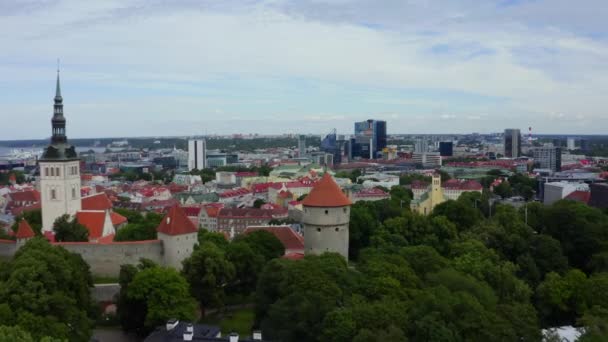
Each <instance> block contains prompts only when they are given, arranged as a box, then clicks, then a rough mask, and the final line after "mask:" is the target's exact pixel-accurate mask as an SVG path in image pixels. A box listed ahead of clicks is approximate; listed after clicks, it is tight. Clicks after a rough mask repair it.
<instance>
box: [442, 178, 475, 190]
mask: <svg viewBox="0 0 608 342" xmlns="http://www.w3.org/2000/svg"><path fill="white" fill-rule="evenodd" d="M441 187H442V188H444V189H450V190H463V191H473V190H479V191H481V190H483V186H482V185H481V184H480V183H479V182H477V181H474V180H468V181H459V180H457V179H450V180H447V181H445V182H443V184H441Z"/></svg>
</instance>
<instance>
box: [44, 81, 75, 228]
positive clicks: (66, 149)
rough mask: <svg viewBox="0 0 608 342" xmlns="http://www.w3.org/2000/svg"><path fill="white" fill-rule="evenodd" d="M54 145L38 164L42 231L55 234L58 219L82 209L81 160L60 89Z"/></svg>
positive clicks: (55, 113) (55, 110)
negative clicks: (71, 140) (70, 141)
mask: <svg viewBox="0 0 608 342" xmlns="http://www.w3.org/2000/svg"><path fill="white" fill-rule="evenodd" d="M53 107H54V112H53V118H52V120H51V123H52V126H53V135H52V138H51V144H50V145H49V146H48V147H47V148H46V150H45V151H44V154H43V155H42V157H41V158H40V160H39V162H38V166H39V168H40V194H41V203H42V231H43V232H45V231H52V230H53V223H54V222H55V220H56V219H57V218H58V217H59V216H61V215H64V214H70V215H74V214H76V212H77V211H79V210H80V206H81V202H80V161H79V159H78V155H77V154H76V149H75V148H74V146H71V145H69V144H68V139H67V137H66V135H65V117H64V116H63V98H62V97H61V87H60V86H59V70H57V87H56V90H55V105H54V106H53Z"/></svg>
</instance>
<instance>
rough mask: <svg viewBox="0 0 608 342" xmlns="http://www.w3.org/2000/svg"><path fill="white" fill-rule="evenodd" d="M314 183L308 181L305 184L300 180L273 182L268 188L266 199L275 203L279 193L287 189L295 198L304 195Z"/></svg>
mask: <svg viewBox="0 0 608 342" xmlns="http://www.w3.org/2000/svg"><path fill="white" fill-rule="evenodd" d="M314 184H315V183H314V182H308V181H307V183H306V184H305V183H303V182H300V181H292V182H284V183H273V184H272V185H271V186H270V188H269V189H268V201H269V202H272V203H277V201H278V200H279V193H281V192H286V191H289V192H290V193H291V194H292V195H293V199H296V198H298V197H300V196H302V195H306V194H308V193H309V192H310V190H312V187H313V185H314Z"/></svg>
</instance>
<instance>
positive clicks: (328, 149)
mask: <svg viewBox="0 0 608 342" xmlns="http://www.w3.org/2000/svg"><path fill="white" fill-rule="evenodd" d="M320 150H321V151H323V152H325V153H329V154H331V155H332V156H333V158H332V165H333V164H340V163H341V162H342V148H341V144H340V143H339V142H338V136H337V134H336V129H335V128H334V129H333V130H332V131H331V132H330V133H329V134H328V135H326V136H325V138H323V140H321V147H320Z"/></svg>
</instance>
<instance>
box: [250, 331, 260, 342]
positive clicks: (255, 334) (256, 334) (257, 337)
mask: <svg viewBox="0 0 608 342" xmlns="http://www.w3.org/2000/svg"><path fill="white" fill-rule="evenodd" d="M252 338H253V340H254V341H261V340H262V330H254V331H253V336H252Z"/></svg>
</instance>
